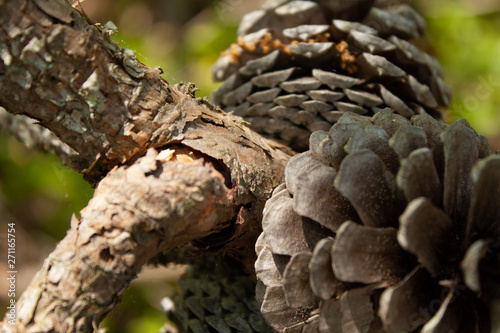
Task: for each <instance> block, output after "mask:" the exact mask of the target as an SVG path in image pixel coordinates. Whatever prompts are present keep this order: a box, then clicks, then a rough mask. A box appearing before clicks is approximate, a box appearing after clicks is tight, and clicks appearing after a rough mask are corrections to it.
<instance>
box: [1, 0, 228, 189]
mask: <svg viewBox="0 0 500 333" xmlns="http://www.w3.org/2000/svg"><path fill="white" fill-rule="evenodd" d="M0 6H1V8H2V10H1V11H0V24H1V26H2V29H0V59H1V61H0V77H1V80H0V106H3V107H4V108H5V109H6V110H7V111H9V112H12V113H15V114H25V115H28V116H29V117H31V118H34V119H36V120H38V121H39V122H40V124H41V125H42V126H44V127H47V128H48V129H50V130H51V131H52V132H53V133H54V134H56V136H58V137H59V138H60V139H61V140H62V141H63V142H64V143H66V144H67V145H68V146H70V147H71V148H73V149H74V150H75V151H77V152H78V153H79V155H80V156H81V158H82V159H84V160H85V161H86V162H87V163H86V165H85V166H83V167H82V169H81V170H79V171H81V172H83V173H84V174H85V175H86V178H87V179H89V180H90V181H91V182H94V183H95V182H97V181H98V180H99V179H101V178H102V177H103V176H104V175H105V174H106V173H107V172H108V171H109V170H110V169H111V168H113V167H114V166H115V165H120V164H126V163H131V162H133V161H134V160H135V159H136V158H138V157H140V156H142V155H144V153H145V152H146V150H147V149H148V148H150V147H159V146H163V145H164V144H166V143H167V142H169V141H180V140H181V139H182V138H183V132H184V131H185V128H184V127H185V126H188V125H189V124H190V123H193V122H197V119H198V117H200V116H201V114H202V113H204V112H207V111H209V112H210V113H214V112H215V113H217V112H220V111H214V110H208V108H204V109H203V108H199V107H195V104H198V103H197V102H195V100H194V98H193V96H191V95H190V94H185V93H182V92H180V91H179V90H178V89H176V88H174V87H171V86H169V85H168V83H167V82H166V81H165V80H163V79H162V78H161V77H160V70H159V69H151V68H148V67H146V66H144V65H143V64H141V63H140V62H139V61H138V60H137V58H136V57H135V56H134V55H133V52H132V51H130V50H124V49H121V48H119V47H118V46H117V45H116V44H115V43H114V42H112V41H111V40H110V39H109V35H108V34H107V32H106V31H103V32H101V31H100V30H99V29H97V28H96V27H95V26H90V25H89V24H88V23H87V22H86V21H85V20H84V19H83V18H82V17H81V15H80V14H79V13H78V12H76V11H75V10H74V9H72V8H71V7H70V6H69V5H68V4H67V3H65V2H64V1H63V0H51V1H46V0H0ZM186 103H188V104H192V107H191V109H192V110H193V111H195V112H194V113H191V112H186V111H185V110H184V109H183V107H184V105H185V104H186Z"/></svg>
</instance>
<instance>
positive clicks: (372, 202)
mask: <svg viewBox="0 0 500 333" xmlns="http://www.w3.org/2000/svg"><path fill="white" fill-rule="evenodd" d="M285 175H286V176H285V177H286V183H285V184H283V185H280V186H279V187H278V188H276V190H275V191H274V193H273V196H272V197H271V198H270V199H269V200H268V202H267V204H266V206H265V209H264V219H263V230H264V231H263V233H262V234H261V236H260V238H259V240H258V241H257V244H256V251H257V253H258V259H257V262H256V265H255V268H256V273H257V277H258V284H257V298H258V300H259V302H260V303H261V312H262V314H263V316H264V318H265V319H266V321H267V322H268V324H269V325H270V326H271V327H273V328H274V329H275V330H276V331H278V332H318V331H319V332H345V333H351V332H397V333H400V332H436V333H438V332H464V333H483V332H484V333H487V332H500V322H499V318H500V255H499V253H500V156H499V155H498V154H497V155H494V154H492V152H491V150H490V147H489V145H488V142H487V140H486V139H485V138H484V137H482V136H480V135H478V134H477V133H476V132H475V131H474V130H473V129H472V128H471V127H470V126H469V124H468V123H467V122H466V121H465V120H463V119H462V120H459V121H456V122H454V123H453V124H451V125H445V124H443V123H441V122H439V121H437V120H435V119H433V118H432V117H430V116H429V115H428V114H426V113H423V114H420V115H415V116H413V117H411V119H410V120H408V119H407V118H405V117H403V116H401V115H399V114H397V113H396V112H393V111H392V110H390V109H385V110H381V111H379V112H378V113H377V114H376V115H375V116H373V117H372V118H371V119H370V118H368V117H362V116H359V115H357V114H354V113H345V114H344V115H342V116H341V117H340V118H339V120H338V122H337V123H336V124H335V125H334V126H333V127H331V129H330V131H329V132H323V131H317V132H314V133H313V134H312V135H311V138H310V149H309V150H308V151H306V152H303V153H301V154H298V155H296V156H294V157H292V159H291V160H290V162H289V164H288V166H287V168H286V170H285Z"/></svg>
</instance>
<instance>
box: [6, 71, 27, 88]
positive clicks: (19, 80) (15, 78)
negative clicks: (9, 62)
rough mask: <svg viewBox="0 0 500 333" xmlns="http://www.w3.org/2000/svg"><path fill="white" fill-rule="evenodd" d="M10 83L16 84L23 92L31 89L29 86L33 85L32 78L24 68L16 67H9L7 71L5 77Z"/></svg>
mask: <svg viewBox="0 0 500 333" xmlns="http://www.w3.org/2000/svg"><path fill="white" fill-rule="evenodd" d="M5 76H6V77H8V78H9V79H10V80H11V81H12V82H14V83H16V84H17V85H19V86H20V87H22V88H23V89H24V90H28V89H30V88H31V84H32V83H33V76H32V75H31V74H30V72H28V71H27V70H26V69H24V68H20V67H17V66H11V67H9V68H8V69H7V73H6V75H5Z"/></svg>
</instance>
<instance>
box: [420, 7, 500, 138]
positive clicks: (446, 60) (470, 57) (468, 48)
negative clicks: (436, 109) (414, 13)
mask: <svg viewBox="0 0 500 333" xmlns="http://www.w3.org/2000/svg"><path fill="white" fill-rule="evenodd" d="M428 36H429V39H430V40H431V43H432V45H433V46H434V48H435V49H436V52H437V56H438V58H439V60H440V62H441V64H442V65H443V68H444V71H445V79H446V81H447V82H448V84H449V85H451V86H452V88H453V100H452V105H451V108H450V114H449V119H448V121H453V120H456V119H458V118H466V119H467V120H468V121H469V122H470V124H471V126H472V127H474V128H475V129H476V131H478V132H479V133H480V134H483V135H486V136H493V135H498V134H500V61H499V59H500V13H498V12H491V13H488V14H483V15H473V14H471V11H470V10H468V9H466V8H465V7H464V6H460V5H459V4H458V3H457V2H455V1H443V2H441V4H440V6H437V7H434V9H433V12H432V13H431V15H429V17H428Z"/></svg>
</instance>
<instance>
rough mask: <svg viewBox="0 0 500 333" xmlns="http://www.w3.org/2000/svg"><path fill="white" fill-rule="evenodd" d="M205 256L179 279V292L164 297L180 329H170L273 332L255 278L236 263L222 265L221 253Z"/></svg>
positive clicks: (208, 332)
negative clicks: (263, 315) (266, 319)
mask: <svg viewBox="0 0 500 333" xmlns="http://www.w3.org/2000/svg"><path fill="white" fill-rule="evenodd" d="M203 258H205V259H206V263H205V264H201V265H196V266H190V267H189V268H188V270H187V272H186V274H184V275H183V276H182V277H181V278H180V279H179V281H178V286H179V294H176V295H174V296H173V297H172V298H171V299H170V300H168V301H164V303H165V304H166V305H167V306H166V309H165V310H166V312H167V316H168V317H169V319H170V320H171V321H172V322H174V323H175V324H176V330H167V332H172V333H173V332H180V333H188V332H192V333H231V332H249V333H251V332H256V333H271V332H272V331H273V330H272V329H271V328H270V327H269V326H268V325H267V324H266V322H265V320H264V318H263V317H262V314H261V313H260V306H259V304H258V303H257V301H256V300H255V282H254V281H252V280H251V279H250V278H249V277H248V275H246V274H243V273H242V272H241V271H239V270H237V269H235V268H234V267H235V265H231V266H230V267H225V268H224V269H222V268H221V267H219V265H220V259H221V258H220V256H216V255H215V256H210V255H204V256H203ZM236 266H237V265H236ZM215 267H217V269H215Z"/></svg>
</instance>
